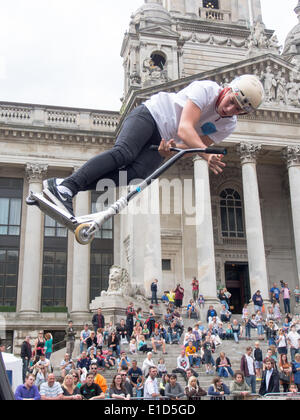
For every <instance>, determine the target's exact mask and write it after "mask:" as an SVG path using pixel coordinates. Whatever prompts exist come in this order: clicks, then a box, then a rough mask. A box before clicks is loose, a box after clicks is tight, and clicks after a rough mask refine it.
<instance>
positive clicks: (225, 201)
mask: <svg viewBox="0 0 300 420" xmlns="http://www.w3.org/2000/svg"><path fill="white" fill-rule="evenodd" d="M220 212H221V225H222V236H223V237H224V238H244V237H245V229H244V217H243V206H242V200H241V196H240V194H239V193H238V192H237V191H235V190H234V189H231V188H227V189H225V190H223V191H222V192H221V194H220Z"/></svg>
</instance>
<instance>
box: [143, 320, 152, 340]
mask: <svg viewBox="0 0 300 420" xmlns="http://www.w3.org/2000/svg"><path fill="white" fill-rule="evenodd" d="M142 334H143V336H144V339H146V340H147V339H148V338H149V336H150V331H149V329H148V325H147V324H146V323H145V324H144V325H143V329H142Z"/></svg>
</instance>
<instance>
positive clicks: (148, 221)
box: [144, 180, 163, 296]
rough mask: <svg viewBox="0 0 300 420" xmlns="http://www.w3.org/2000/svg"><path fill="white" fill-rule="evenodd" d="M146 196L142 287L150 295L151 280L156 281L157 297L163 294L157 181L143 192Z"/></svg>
mask: <svg viewBox="0 0 300 420" xmlns="http://www.w3.org/2000/svg"><path fill="white" fill-rule="evenodd" d="M144 193H145V194H147V193H148V194H149V195H148V197H149V198H148V212H147V214H146V215H145V219H144V226H145V237H144V240H145V245H144V246H145V251H144V287H145V290H146V294H147V295H148V294H151V291H150V290H151V287H150V286H151V283H152V282H153V279H155V278H156V279H157V280H158V296H161V295H162V294H163V284H162V266H161V236H160V205H159V180H156V181H154V182H152V183H151V186H150V187H148V188H147V189H146V190H145V191H144Z"/></svg>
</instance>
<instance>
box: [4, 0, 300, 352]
mask: <svg viewBox="0 0 300 420" xmlns="http://www.w3.org/2000/svg"><path fill="white" fill-rule="evenodd" d="M141 3H142V0H141ZM295 12H296V14H299V15H300V2H299V5H298V7H296V9H295ZM298 26H299V25H297V27H296V28H294V29H293V30H292V31H291V33H290V35H289V36H288V38H287V40H286V45H285V47H284V49H283V51H282V52H281V48H280V46H279V45H278V41H277V39H276V36H275V35H274V33H273V31H272V30H267V29H266V28H265V25H264V24H263V22H262V17H261V7H260V0H250V1H249V2H246V1H244V0H214V1H205V0H165V1H162V0H145V1H144V4H143V5H141V7H140V8H139V9H138V10H137V12H136V13H135V14H133V15H132V16H131V17H130V23H129V29H128V32H126V34H125V36H124V41H123V44H122V47H121V56H122V57H123V60H124V96H123V101H122V108H121V112H120V113H117V112H111V111H99V110H85V109H75V108H74V109H73V108H72V109H69V108H61V107H53V106H51V107H50V106H44V105H34V104H19V103H4V102H0V142H1V152H0V160H1V167H0V205H1V207H0V259H1V261H0V264H1V271H0V310H1V317H0V318H1V319H2V322H1V324H3V325H4V324H5V328H6V332H7V338H8V340H11V341H12V338H13V337H14V338H15V345H16V346H18V344H19V342H20V341H21V339H22V338H23V337H24V335H26V334H27V333H31V334H35V332H36V331H37V330H38V329H46V330H50V331H53V332H54V333H55V332H58V331H61V330H63V328H64V327H65V325H66V321H67V318H68V316H71V318H72V319H73V321H74V323H75V324H76V325H78V326H81V325H82V323H83V322H85V321H86V320H89V319H90V317H91V315H90V309H89V308H90V302H91V301H92V300H93V299H94V298H95V297H96V296H97V295H100V291H101V290H104V289H106V288H107V286H108V283H107V282H108V273H109V268H110V266H112V265H113V264H118V265H120V266H122V267H124V268H126V269H127V270H128V273H129V276H130V278H131V281H132V282H133V283H134V284H136V285H138V286H139V287H140V289H144V290H145V293H146V294H148V293H149V286H150V283H151V281H152V279H153V278H158V279H159V287H160V292H162V291H163V290H168V289H171V288H173V287H174V286H175V285H176V284H177V283H178V282H180V283H181V284H182V285H183V286H184V288H185V290H186V294H185V303H186V302H187V301H188V299H189V298H190V297H191V279H192V277H193V276H197V277H198V279H199V281H200V289H201V292H202V293H203V294H204V296H205V297H206V301H207V304H210V303H211V304H217V302H218V301H217V291H218V289H219V288H220V287H221V286H226V287H227V288H228V289H229V290H230V291H231V293H232V304H233V306H234V312H235V313H240V312H241V309H242V306H243V304H244V303H245V302H248V301H249V299H250V298H251V296H252V294H253V293H254V292H255V291H256V290H258V289H259V290H261V291H262V294H263V296H264V298H265V299H268V297H269V292H268V291H269V289H270V287H271V285H272V283H274V282H276V283H279V281H280V280H284V281H287V282H288V283H289V286H290V289H292V290H293V289H294V288H295V287H296V286H297V285H299V281H300V201H299V185H300V136H299V128H300V103H299V89H300V73H299V69H300V61H298V54H299V50H298V45H300V35H299V30H298V29H299V27H298ZM246 73H253V74H256V75H257V76H258V77H260V79H261V81H262V83H263V84H264V86H265V90H266V99H265V102H264V104H263V106H262V107H261V108H260V109H259V110H258V111H256V113H255V114H253V115H249V116H243V117H240V118H239V123H238V127H237V130H236V131H235V133H234V134H232V135H231V136H230V137H229V138H228V139H226V142H224V146H225V147H227V149H228V155H227V156H226V158H225V161H226V163H227V168H226V170H225V171H224V173H223V174H222V175H220V176H215V175H213V174H209V172H208V167H207V164H206V161H204V160H202V159H201V158H194V159H192V158H190V159H184V160H182V161H180V162H179V163H177V164H176V165H174V167H172V168H171V169H170V170H168V172H167V173H166V174H165V175H164V176H163V177H162V179H160V181H159V182H155V183H153V185H152V187H151V189H148V190H146V191H145V192H144V193H143V196H141V197H140V199H139V200H137V201H136V202H133V203H132V205H131V207H130V209H129V210H128V211H126V212H124V213H122V214H121V215H119V216H117V217H115V218H114V220H113V221H111V222H109V223H107V224H106V225H105V226H104V227H103V229H102V231H101V232H100V233H99V235H98V237H97V238H96V239H95V240H94V242H93V244H92V245H91V246H90V247H83V246H80V245H78V244H77V243H76V242H75V241H74V237H73V235H71V234H69V235H68V234H67V232H66V230H65V229H63V228H61V227H60V226H58V225H57V224H56V223H54V222H53V220H51V219H50V218H48V217H44V216H43V215H42V214H41V213H40V212H39V211H38V209H36V208H32V207H27V206H26V204H25V199H26V196H27V194H28V191H29V190H33V191H41V189H42V180H43V179H45V178H49V177H51V176H59V177H64V176H67V175H68V174H70V173H72V171H74V170H76V169H77V168H78V167H79V166H81V165H82V164H83V163H84V162H85V161H86V160H88V159H89V158H90V157H92V156H94V155H95V154H97V153H100V152H101V151H104V150H106V149H107V148H110V147H112V145H113V143H114V140H115V138H116V136H117V134H118V131H119V129H120V126H121V124H122V121H123V119H124V118H125V116H126V115H127V114H128V113H129V112H130V111H131V110H132V109H133V108H134V107H136V106H137V105H139V104H140V103H142V102H143V101H144V100H145V99H146V98H147V97H149V96H150V95H153V94H155V93H156V92H159V91H161V90H164V91H168V92H177V91H179V90H180V89H182V88H184V87H185V86H187V85H188V84H189V83H191V82H192V81H194V80H205V79H210V80H214V81H216V82H218V83H219V84H222V85H224V86H225V85H226V83H228V82H229V81H230V80H232V79H233V78H234V77H235V76H237V75H241V74H246ZM123 193H124V190H123V189H121V188H120V191H119V194H123ZM98 197H99V194H98V195H96V194H95V193H91V192H85V193H80V194H79V195H78V196H77V198H76V202H75V212H76V214H78V215H79V214H88V213H90V212H91V211H94V210H95V208H96V202H97V198H98ZM145 209H146V210H145ZM0 327H1V325H0ZM3 328H4V327H3Z"/></svg>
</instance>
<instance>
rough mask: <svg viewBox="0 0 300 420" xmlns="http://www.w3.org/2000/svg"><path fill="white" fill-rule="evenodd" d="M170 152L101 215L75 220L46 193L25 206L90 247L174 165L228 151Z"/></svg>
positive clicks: (32, 198)
mask: <svg viewBox="0 0 300 420" xmlns="http://www.w3.org/2000/svg"><path fill="white" fill-rule="evenodd" d="M150 150H158V146H150ZM170 151H171V152H175V153H176V154H175V155H174V156H172V157H171V158H170V159H169V160H168V161H166V162H165V163H164V164H162V165H161V166H160V167H159V168H158V169H156V170H155V171H154V172H153V173H152V174H151V175H149V176H148V177H147V178H146V179H145V180H144V181H143V182H141V183H140V184H139V185H138V186H134V187H133V188H132V189H131V191H130V192H129V193H128V194H127V195H126V196H124V197H121V198H120V199H119V200H117V201H116V202H115V203H113V204H111V205H110V206H109V207H108V208H107V209H105V210H103V211H101V212H99V213H93V214H89V215H87V216H80V217H75V216H72V215H71V214H70V213H68V212H67V211H66V210H63V209H61V208H60V207H58V206H57V205H55V204H54V203H52V202H51V201H49V200H48V199H46V198H45V196H44V194H43V193H33V192H32V191H31V192H30V194H29V196H28V197H27V199H26V203H27V204H28V205H30V206H37V207H39V209H40V210H41V211H42V212H43V213H45V214H47V215H48V216H49V217H51V218H52V219H54V220H56V221H57V222H58V223H59V224H61V225H63V226H65V227H66V228H67V229H69V230H70V231H72V232H73V233H75V238H76V240H77V242H78V243H80V244H81V245H88V244H89V243H91V242H92V240H93V239H94V237H95V234H96V233H97V232H98V231H99V230H100V229H101V226H103V224H104V223H105V222H106V221H107V220H109V219H110V218H111V217H113V216H115V215H116V214H119V213H120V212H121V211H122V210H123V209H124V208H125V207H127V206H128V203H129V201H131V200H132V199H133V198H134V197H136V196H137V195H138V194H140V193H141V192H142V191H144V190H145V188H147V187H148V186H149V185H150V184H151V182H152V181H153V180H155V179H157V178H159V177H160V176H161V175H162V174H163V173H164V172H166V171H167V170H168V169H169V168H170V167H171V166H172V165H174V163H175V162H177V161H178V160H179V159H181V158H182V157H183V156H185V155H187V154H193V153H206V154H216V155H224V156H225V155H226V154H227V150H226V149H220V148H212V147H208V148H206V149H178V148H176V147H172V148H170Z"/></svg>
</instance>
